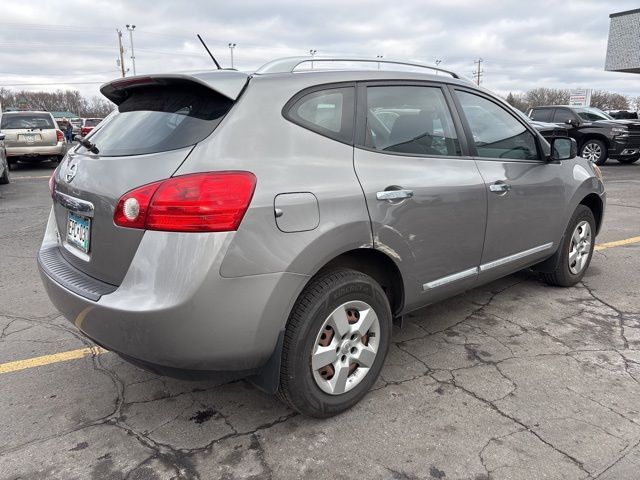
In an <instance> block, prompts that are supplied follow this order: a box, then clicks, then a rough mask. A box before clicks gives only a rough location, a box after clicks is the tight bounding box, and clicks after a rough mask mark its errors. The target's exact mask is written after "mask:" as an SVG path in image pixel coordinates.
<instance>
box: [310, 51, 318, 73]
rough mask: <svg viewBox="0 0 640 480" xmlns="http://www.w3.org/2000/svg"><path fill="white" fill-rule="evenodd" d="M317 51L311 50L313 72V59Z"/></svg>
mask: <svg viewBox="0 0 640 480" xmlns="http://www.w3.org/2000/svg"><path fill="white" fill-rule="evenodd" d="M316 52H317V50H314V49H311V50H309V55H311V70H313V57H315V55H316Z"/></svg>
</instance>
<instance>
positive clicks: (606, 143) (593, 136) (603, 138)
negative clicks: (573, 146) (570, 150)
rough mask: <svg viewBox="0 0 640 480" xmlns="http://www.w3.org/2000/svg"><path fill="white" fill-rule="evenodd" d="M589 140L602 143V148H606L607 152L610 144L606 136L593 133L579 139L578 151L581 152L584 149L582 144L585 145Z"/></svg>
mask: <svg viewBox="0 0 640 480" xmlns="http://www.w3.org/2000/svg"><path fill="white" fill-rule="evenodd" d="M589 140H600V141H601V142H603V143H604V146H605V147H606V148H607V150H608V149H609V146H610V143H611V142H610V141H609V139H608V138H607V137H606V136H604V135H602V134H600V133H595V132H592V133H586V134H585V135H584V137H583V138H582V139H580V144H579V145H578V151H581V150H582V147H584V144H585V143H587V142H588V141H589ZM607 153H608V152H607Z"/></svg>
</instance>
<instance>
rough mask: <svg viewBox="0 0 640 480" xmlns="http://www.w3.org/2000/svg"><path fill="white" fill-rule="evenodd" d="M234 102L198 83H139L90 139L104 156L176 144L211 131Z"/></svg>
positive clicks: (166, 148) (181, 145)
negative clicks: (186, 84) (178, 84)
mask: <svg viewBox="0 0 640 480" xmlns="http://www.w3.org/2000/svg"><path fill="white" fill-rule="evenodd" d="M231 105H233V101H231V100H230V99H228V98H227V97H224V96H222V95H220V94H218V93H216V92H214V91H213V90H210V89H208V88H206V87H204V86H200V85H198V84H194V83H191V84H189V85H188V86H185V85H181V86H145V87H137V88H135V89H132V90H131V94H130V96H129V98H127V99H126V100H125V101H124V102H122V103H121V104H120V106H119V107H118V111H117V113H116V114H115V115H114V116H113V117H111V118H109V119H107V120H105V123H104V124H103V125H102V126H101V127H100V129H99V130H98V131H96V132H95V133H94V134H93V135H92V136H91V142H92V143H93V144H95V146H96V148H97V149H98V151H99V154H100V155H101V156H105V157H115V156H123V155H143V154H148V153H157V152H166V151H169V150H177V149H179V148H184V147H188V146H190V145H195V144H196V143H198V142H200V141H202V140H204V139H205V138H206V137H208V136H209V135H210V134H211V132H213V130H214V129H215V128H216V127H217V126H218V124H219V123H220V121H221V120H222V118H223V117H224V115H225V114H226V113H227V112H228V111H229V109H230V108H231ZM78 151H79V152H86V149H85V148H84V147H80V148H79V149H78Z"/></svg>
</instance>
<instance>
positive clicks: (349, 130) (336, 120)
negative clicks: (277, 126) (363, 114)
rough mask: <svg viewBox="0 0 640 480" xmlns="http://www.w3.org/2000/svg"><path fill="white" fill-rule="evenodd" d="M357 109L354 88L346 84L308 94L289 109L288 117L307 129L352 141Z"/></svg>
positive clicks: (340, 139)
mask: <svg viewBox="0 0 640 480" xmlns="http://www.w3.org/2000/svg"><path fill="white" fill-rule="evenodd" d="M353 111H354V94H353V87H342V88H330V89H327V90H320V91H316V92H311V93H308V94H306V95H304V96H303V97H302V98H300V99H299V100H297V101H296V102H295V103H294V104H293V105H292V106H291V107H289V108H288V109H287V111H286V116H287V118H289V119H290V120H292V121H293V122H295V123H297V124H300V125H301V126H303V127H305V128H308V129H310V130H313V131H315V132H318V133H321V134H322V135H326V136H328V137H330V138H333V139H335V140H339V141H341V142H348V143H351V141H352V138H353Z"/></svg>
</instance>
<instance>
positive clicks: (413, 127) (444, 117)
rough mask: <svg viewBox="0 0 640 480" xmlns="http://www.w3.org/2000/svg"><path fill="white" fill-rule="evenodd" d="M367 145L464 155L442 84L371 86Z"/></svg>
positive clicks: (437, 153) (379, 148)
mask: <svg viewBox="0 0 640 480" xmlns="http://www.w3.org/2000/svg"><path fill="white" fill-rule="evenodd" d="M365 147H368V148H373V149H375V150H381V151H384V152H396V153H408V154H416V155H427V156H441V155H447V156H449V155H461V152H460V144H459V142H458V137H457V135H456V131H455V128H454V126H453V120H452V119H451V113H450V112H449V108H448V106H447V103H446V101H445V98H444V95H443V93H442V90H441V89H440V88H438V87H421V86H393V87H391V86H389V87H368V88H367V122H366V132H365Z"/></svg>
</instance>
